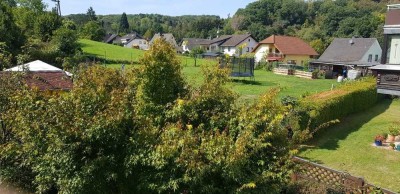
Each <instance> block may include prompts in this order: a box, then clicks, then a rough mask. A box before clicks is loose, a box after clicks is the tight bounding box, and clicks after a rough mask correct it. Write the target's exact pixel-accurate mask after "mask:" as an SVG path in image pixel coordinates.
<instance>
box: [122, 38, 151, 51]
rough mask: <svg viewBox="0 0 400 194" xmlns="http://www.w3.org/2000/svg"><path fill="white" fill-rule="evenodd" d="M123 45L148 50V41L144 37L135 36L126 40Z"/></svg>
mask: <svg viewBox="0 0 400 194" xmlns="http://www.w3.org/2000/svg"><path fill="white" fill-rule="evenodd" d="M124 47H127V48H138V49H140V50H149V42H148V41H147V40H146V39H144V38H135V39H132V40H130V41H129V42H127V43H126V44H125V45H124Z"/></svg>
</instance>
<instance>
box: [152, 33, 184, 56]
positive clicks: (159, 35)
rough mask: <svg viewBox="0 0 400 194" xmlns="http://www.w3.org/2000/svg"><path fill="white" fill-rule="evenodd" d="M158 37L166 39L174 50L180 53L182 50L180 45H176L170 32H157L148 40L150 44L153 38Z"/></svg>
mask: <svg viewBox="0 0 400 194" xmlns="http://www.w3.org/2000/svg"><path fill="white" fill-rule="evenodd" d="M159 38H164V40H166V41H167V42H168V43H170V44H171V45H172V46H173V47H174V48H175V50H176V52H178V53H182V52H183V50H182V48H181V47H179V46H178V44H177V43H176V40H175V37H174V35H173V34H171V33H166V34H162V33H157V34H155V35H154V36H153V38H152V39H151V40H150V45H152V44H153V43H154V41H155V40H157V39H159Z"/></svg>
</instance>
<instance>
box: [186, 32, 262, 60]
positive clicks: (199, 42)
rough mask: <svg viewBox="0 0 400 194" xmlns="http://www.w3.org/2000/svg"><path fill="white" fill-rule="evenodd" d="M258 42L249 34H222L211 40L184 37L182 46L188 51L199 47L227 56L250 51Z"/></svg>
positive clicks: (208, 51)
mask: <svg viewBox="0 0 400 194" xmlns="http://www.w3.org/2000/svg"><path fill="white" fill-rule="evenodd" d="M257 44H258V42H257V41H256V40H255V39H254V38H253V36H252V35H250V34H243V35H223V36H220V37H217V38H214V39H212V40H209V39H193V38H192V39H191V38H187V39H184V41H183V43H182V48H183V50H184V51H189V52H190V50H191V49H193V48H201V49H203V50H204V51H205V52H207V53H213V54H217V53H222V54H225V55H229V56H236V57H238V56H240V55H243V54H247V53H251V51H252V50H253V49H254V47H256V46H257Z"/></svg>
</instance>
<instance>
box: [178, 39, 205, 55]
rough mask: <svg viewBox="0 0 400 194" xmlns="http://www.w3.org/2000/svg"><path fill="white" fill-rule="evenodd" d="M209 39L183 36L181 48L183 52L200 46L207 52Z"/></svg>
mask: <svg viewBox="0 0 400 194" xmlns="http://www.w3.org/2000/svg"><path fill="white" fill-rule="evenodd" d="M210 41H211V40H209V39H201V38H184V39H183V41H182V50H183V52H190V51H191V50H193V49H195V48H200V49H202V50H204V51H206V52H207V51H208V50H209V45H210Z"/></svg>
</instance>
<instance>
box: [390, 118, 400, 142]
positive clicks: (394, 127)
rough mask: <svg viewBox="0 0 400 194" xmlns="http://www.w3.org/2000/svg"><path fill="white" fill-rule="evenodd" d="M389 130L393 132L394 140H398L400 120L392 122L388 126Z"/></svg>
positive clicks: (399, 138) (399, 136)
mask: <svg viewBox="0 0 400 194" xmlns="http://www.w3.org/2000/svg"><path fill="white" fill-rule="evenodd" d="M389 130H392V131H393V133H394V134H395V138H394V141H395V142H400V122H396V123H393V124H392V125H391V126H390V128H389Z"/></svg>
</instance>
